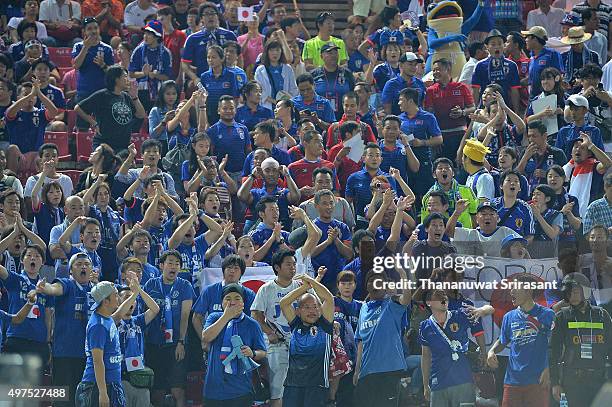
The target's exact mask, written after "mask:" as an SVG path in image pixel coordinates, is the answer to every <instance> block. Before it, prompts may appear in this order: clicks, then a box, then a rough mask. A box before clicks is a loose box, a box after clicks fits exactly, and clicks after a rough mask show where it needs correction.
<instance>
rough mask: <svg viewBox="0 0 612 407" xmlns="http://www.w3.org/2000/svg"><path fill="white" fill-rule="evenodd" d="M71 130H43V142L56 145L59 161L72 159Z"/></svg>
mask: <svg viewBox="0 0 612 407" xmlns="http://www.w3.org/2000/svg"><path fill="white" fill-rule="evenodd" d="M71 136H72V133H71V132H63V131H48V132H45V143H53V144H55V145H56V146H57V149H58V154H59V157H58V159H59V161H72V154H70V137H71Z"/></svg>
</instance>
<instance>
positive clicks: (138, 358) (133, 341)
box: [114, 272, 159, 406]
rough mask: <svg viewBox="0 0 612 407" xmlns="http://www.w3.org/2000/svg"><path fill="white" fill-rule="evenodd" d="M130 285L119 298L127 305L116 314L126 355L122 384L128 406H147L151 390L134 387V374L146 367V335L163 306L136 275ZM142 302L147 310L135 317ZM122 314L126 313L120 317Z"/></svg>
mask: <svg viewBox="0 0 612 407" xmlns="http://www.w3.org/2000/svg"><path fill="white" fill-rule="evenodd" d="M126 281H127V282H128V283H129V290H123V291H122V292H121V293H120V294H119V301H121V303H122V304H125V305H122V306H121V307H120V309H119V310H117V312H116V313H115V314H114V318H115V322H116V324H117V330H118V331H119V344H120V346H121V354H122V355H123V362H122V363H121V383H122V384H123V388H124V390H125V399H126V402H127V405H129V406H140V405H143V406H144V405H148V404H150V402H151V401H150V395H149V389H147V388H137V387H135V386H132V384H131V383H130V374H131V373H132V372H138V371H139V370H142V369H144V367H145V358H144V356H145V355H144V350H145V346H144V333H145V329H146V327H147V325H149V323H150V322H151V321H152V320H153V318H155V317H156V316H157V314H158V313H159V305H157V303H156V302H155V301H154V300H153V298H151V297H150V296H149V294H147V293H146V292H144V291H143V290H142V288H141V285H140V283H139V279H138V276H136V275H135V274H134V273H131V272H128V273H127V278H126ZM138 299H141V300H142V302H144V304H145V305H146V307H147V310H146V311H144V312H140V313H138V314H137V315H134V312H135V310H136V305H137V302H136V301H137V300H138ZM126 308H127V309H126ZM120 310H123V311H124V312H122V313H120ZM117 317H118V318H117Z"/></svg>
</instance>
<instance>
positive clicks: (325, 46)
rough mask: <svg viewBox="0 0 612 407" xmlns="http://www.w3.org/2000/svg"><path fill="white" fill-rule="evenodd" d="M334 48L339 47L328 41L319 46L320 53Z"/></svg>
mask: <svg viewBox="0 0 612 407" xmlns="http://www.w3.org/2000/svg"><path fill="white" fill-rule="evenodd" d="M335 49H340V47H339V46H337V45H336V44H334V43H333V42H328V43H327V44H324V45H323V46H322V47H321V54H322V53H324V52H327V51H333V50H335Z"/></svg>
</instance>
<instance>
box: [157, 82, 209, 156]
mask: <svg viewBox="0 0 612 407" xmlns="http://www.w3.org/2000/svg"><path fill="white" fill-rule="evenodd" d="M196 106H197V108H196ZM205 108H206V97H205V96H203V93H202V91H200V90H196V91H195V92H193V93H192V94H191V97H190V98H189V99H186V100H183V101H181V102H180V103H179V104H178V107H177V111H176V115H175V116H174V117H173V118H172V120H170V121H169V122H168V126H167V129H168V131H169V132H172V133H173V134H172V137H170V139H169V140H168V149H169V150H172V149H173V148H174V147H176V145H177V144H182V145H184V146H188V145H189V144H190V142H191V137H192V136H193V135H194V134H195V133H196V132H197V131H205V130H206V129H207V128H208V121H207V120H206V110H205ZM180 164H182V163H180Z"/></svg>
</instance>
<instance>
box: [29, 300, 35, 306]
mask: <svg viewBox="0 0 612 407" xmlns="http://www.w3.org/2000/svg"><path fill="white" fill-rule="evenodd" d="M27 304H28V305H36V301H34V302H30V300H28V302H27Z"/></svg>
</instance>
